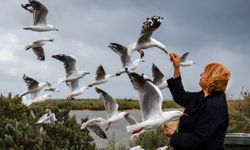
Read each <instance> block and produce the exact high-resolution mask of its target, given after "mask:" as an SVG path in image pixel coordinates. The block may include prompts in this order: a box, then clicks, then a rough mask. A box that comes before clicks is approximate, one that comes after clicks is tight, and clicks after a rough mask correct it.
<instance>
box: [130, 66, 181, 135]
mask: <svg viewBox="0 0 250 150" xmlns="http://www.w3.org/2000/svg"><path fill="white" fill-rule="evenodd" d="M127 74H128V76H129V78H130V80H131V83H132V85H133V87H134V89H135V90H136V91H137V92H138V93H139V103H140V107H141V114H142V122H140V123H137V124H134V125H128V126H127V131H128V132H130V133H132V134H135V133H140V132H141V131H142V130H149V129H152V128H155V127H159V126H161V125H162V124H164V123H165V122H167V121H170V120H171V119H172V118H175V117H180V116H181V115H182V114H183V112H181V111H177V110H176V111H168V112H162V109H161V107H162V101H163V97H162V93H161V91H160V89H159V88H158V87H157V86H156V85H154V84H153V83H152V81H150V80H148V79H144V77H143V75H138V74H137V73H130V72H128V71H127Z"/></svg>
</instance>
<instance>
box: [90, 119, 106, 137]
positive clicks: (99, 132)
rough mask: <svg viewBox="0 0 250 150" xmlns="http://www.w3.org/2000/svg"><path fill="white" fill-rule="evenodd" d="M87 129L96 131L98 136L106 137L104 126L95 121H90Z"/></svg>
mask: <svg viewBox="0 0 250 150" xmlns="http://www.w3.org/2000/svg"><path fill="white" fill-rule="evenodd" d="M87 129H88V130H90V131H92V132H94V133H95V134H96V135H97V136H99V137H101V138H104V139H106V138H107V135H106V134H105V132H104V131H103V130H102V128H101V127H100V126H98V125H97V124H96V123H94V122H90V123H89V124H88V125H87Z"/></svg>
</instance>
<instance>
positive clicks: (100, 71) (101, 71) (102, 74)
mask: <svg viewBox="0 0 250 150" xmlns="http://www.w3.org/2000/svg"><path fill="white" fill-rule="evenodd" d="M105 75H106V72H105V70H104V68H103V67H102V65H100V66H99V67H98V68H97V70H96V77H95V80H101V79H104V78H105Z"/></svg>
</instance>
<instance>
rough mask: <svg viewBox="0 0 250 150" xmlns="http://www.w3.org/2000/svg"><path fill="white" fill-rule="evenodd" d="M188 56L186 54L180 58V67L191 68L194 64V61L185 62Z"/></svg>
mask: <svg viewBox="0 0 250 150" xmlns="http://www.w3.org/2000/svg"><path fill="white" fill-rule="evenodd" d="M188 54H189V52H186V53H184V54H183V55H182V56H181V63H180V64H181V66H182V67H187V66H191V65H192V64H195V62H194V61H192V60H187V57H188Z"/></svg>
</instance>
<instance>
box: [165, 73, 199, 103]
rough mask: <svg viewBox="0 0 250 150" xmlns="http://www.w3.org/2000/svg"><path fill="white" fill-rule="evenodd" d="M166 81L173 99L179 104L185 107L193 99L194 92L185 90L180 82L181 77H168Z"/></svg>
mask: <svg viewBox="0 0 250 150" xmlns="http://www.w3.org/2000/svg"><path fill="white" fill-rule="evenodd" d="M167 82H168V87H169V90H170V92H171V94H172V96H173V99H174V101H175V102H176V103H178V104H179V105H181V106H183V107H186V106H187V105H188V104H189V103H190V102H191V100H192V99H193V96H194V94H195V93H190V92H186V91H185V89H184V87H183V85H182V82H181V77H178V78H175V79H173V78H170V79H168V80H167Z"/></svg>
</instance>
